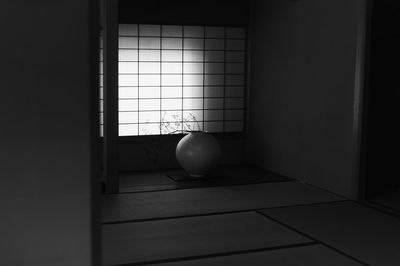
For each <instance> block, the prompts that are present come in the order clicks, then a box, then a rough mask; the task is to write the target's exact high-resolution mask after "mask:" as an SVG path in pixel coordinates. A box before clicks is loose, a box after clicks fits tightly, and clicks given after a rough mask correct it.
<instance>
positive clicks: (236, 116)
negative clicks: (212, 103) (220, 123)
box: [225, 110, 244, 120]
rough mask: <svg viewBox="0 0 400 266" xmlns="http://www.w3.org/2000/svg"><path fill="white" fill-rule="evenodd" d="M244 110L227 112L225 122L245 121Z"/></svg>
mask: <svg viewBox="0 0 400 266" xmlns="http://www.w3.org/2000/svg"><path fill="white" fill-rule="evenodd" d="M243 118H244V111H243V110H225V120H243Z"/></svg>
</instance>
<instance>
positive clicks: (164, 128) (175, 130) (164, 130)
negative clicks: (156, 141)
mask: <svg viewBox="0 0 400 266" xmlns="http://www.w3.org/2000/svg"><path fill="white" fill-rule="evenodd" d="M160 127H161V134H180V133H182V128H183V125H182V123H181V122H172V123H168V122H165V123H162V124H161V125H160Z"/></svg>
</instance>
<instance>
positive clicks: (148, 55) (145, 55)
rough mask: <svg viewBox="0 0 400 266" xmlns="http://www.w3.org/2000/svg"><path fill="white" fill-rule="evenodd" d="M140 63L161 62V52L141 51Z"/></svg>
mask: <svg viewBox="0 0 400 266" xmlns="http://www.w3.org/2000/svg"><path fill="white" fill-rule="evenodd" d="M139 60H140V61H160V50H139Z"/></svg>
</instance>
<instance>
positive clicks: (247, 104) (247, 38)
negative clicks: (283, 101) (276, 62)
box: [243, 26, 251, 136]
mask: <svg viewBox="0 0 400 266" xmlns="http://www.w3.org/2000/svg"><path fill="white" fill-rule="evenodd" d="M249 28H250V27H249V26H245V27H244V30H245V36H244V38H245V43H246V45H245V48H244V49H245V50H244V53H245V60H244V68H245V69H244V78H245V84H244V96H243V97H244V99H243V101H244V110H243V112H244V114H243V131H244V133H245V135H246V136H247V133H248V131H249V129H248V126H249V120H250V93H251V91H250V90H251V77H250V75H251V72H250V64H251V35H250V34H249Z"/></svg>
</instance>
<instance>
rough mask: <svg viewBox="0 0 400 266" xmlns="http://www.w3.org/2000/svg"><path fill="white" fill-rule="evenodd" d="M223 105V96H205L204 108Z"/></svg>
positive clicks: (215, 107)
mask: <svg viewBox="0 0 400 266" xmlns="http://www.w3.org/2000/svg"><path fill="white" fill-rule="evenodd" d="M223 107H224V99H223V98H205V99H204V108H205V109H222V108H223Z"/></svg>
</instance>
